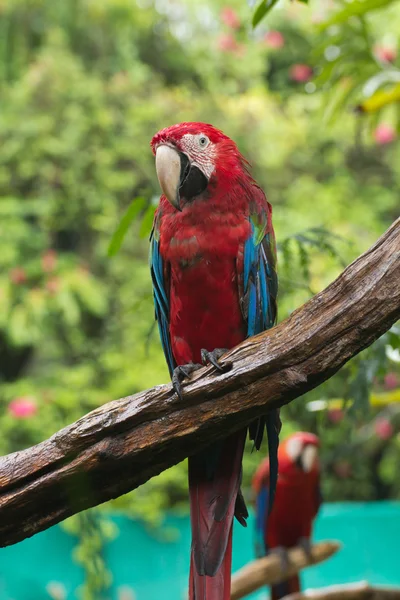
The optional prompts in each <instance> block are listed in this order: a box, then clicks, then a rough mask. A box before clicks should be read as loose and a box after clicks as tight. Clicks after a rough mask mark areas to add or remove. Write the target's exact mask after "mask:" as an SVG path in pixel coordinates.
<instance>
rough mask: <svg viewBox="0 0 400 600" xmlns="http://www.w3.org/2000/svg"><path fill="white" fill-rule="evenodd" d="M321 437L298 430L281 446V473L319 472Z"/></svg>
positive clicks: (279, 454)
mask: <svg viewBox="0 0 400 600" xmlns="http://www.w3.org/2000/svg"><path fill="white" fill-rule="evenodd" d="M318 449H319V439H318V437H317V436H316V435H314V434H313V433H307V432H305V431H297V432H296V433H293V434H292V435H290V436H289V437H287V438H286V439H285V440H284V441H283V442H282V443H281V445H280V446H279V451H278V461H279V473H281V474H282V475H284V474H289V473H290V474H291V475H295V474H301V475H302V476H304V475H307V474H315V473H318V472H319V456H318Z"/></svg>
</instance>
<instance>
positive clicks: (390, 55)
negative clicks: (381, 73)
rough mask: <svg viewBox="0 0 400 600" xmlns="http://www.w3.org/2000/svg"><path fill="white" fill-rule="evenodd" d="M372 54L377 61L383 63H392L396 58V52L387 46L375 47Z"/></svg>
mask: <svg viewBox="0 0 400 600" xmlns="http://www.w3.org/2000/svg"><path fill="white" fill-rule="evenodd" d="M374 54H375V56H376V58H377V59H378V60H380V61H381V62H384V63H392V62H394V61H395V60H396V58H397V52H396V50H395V49H394V48H390V47H389V46H380V45H376V46H375V47H374Z"/></svg>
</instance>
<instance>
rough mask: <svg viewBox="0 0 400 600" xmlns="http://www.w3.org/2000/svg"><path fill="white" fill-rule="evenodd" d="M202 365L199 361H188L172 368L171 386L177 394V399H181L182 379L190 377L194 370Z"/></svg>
mask: <svg viewBox="0 0 400 600" xmlns="http://www.w3.org/2000/svg"><path fill="white" fill-rule="evenodd" d="M202 366H203V365H200V364H199V363H188V364H187V365H180V366H179V367H176V369H174V372H173V373H172V387H173V388H174V390H175V392H176V393H177V394H178V397H179V400H182V397H183V394H182V381H183V380H184V379H186V378H187V377H190V375H191V374H192V373H194V371H197V370H198V369H201V368H202Z"/></svg>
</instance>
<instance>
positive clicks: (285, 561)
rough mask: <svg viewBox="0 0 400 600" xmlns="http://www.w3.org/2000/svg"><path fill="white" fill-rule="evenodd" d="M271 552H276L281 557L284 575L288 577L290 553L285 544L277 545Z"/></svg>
mask: <svg viewBox="0 0 400 600" xmlns="http://www.w3.org/2000/svg"><path fill="white" fill-rule="evenodd" d="M269 554H270V555H271V554H275V556H277V557H278V558H279V562H280V568H281V572H282V576H283V577H286V574H287V572H288V570H289V554H288V551H287V548H285V547H284V546H276V547H275V548H272V549H271V550H270V551H269Z"/></svg>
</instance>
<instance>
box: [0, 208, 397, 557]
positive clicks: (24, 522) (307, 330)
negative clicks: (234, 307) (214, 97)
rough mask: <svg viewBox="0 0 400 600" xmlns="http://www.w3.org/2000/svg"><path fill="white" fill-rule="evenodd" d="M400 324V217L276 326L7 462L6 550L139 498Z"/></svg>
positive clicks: (1, 462)
mask: <svg viewBox="0 0 400 600" xmlns="http://www.w3.org/2000/svg"><path fill="white" fill-rule="evenodd" d="M399 318H400V219H398V220H397V221H396V222H395V223H393V225H392V226H391V227H390V228H389V229H388V231H386V233H384V235H383V236H382V237H381V238H380V239H379V240H378V241H377V242H376V244H374V246H373V247H372V248H370V250H368V251H367V252H365V253H364V254H363V255H362V256H360V257H359V258H358V259H357V260H355V261H354V262H353V263H352V264H351V265H350V266H349V267H347V268H346V269H345V270H344V272H343V273H342V274H341V275H340V276H339V277H338V278H337V279H336V280H335V281H334V282H333V283H332V284H331V285H330V286H328V287H327V288H326V289H325V290H324V291H322V292H321V293H319V294H317V295H316V296H314V297H313V298H312V299H311V300H310V301H309V302H307V303H306V304H305V305H304V306H302V307H301V308H299V309H298V310H296V311H295V312H294V313H293V314H292V315H291V316H290V317H289V318H288V319H286V321H284V322H283V323H280V324H279V325H278V326H277V327H275V328H274V329H273V330H270V331H267V332H264V333H263V334H261V335H258V336H255V337H254V338H251V339H248V340H246V341H245V342H243V343H242V344H240V346H238V347H236V348H234V349H233V350H231V351H230V352H229V353H227V355H226V356H225V358H224V363H225V364H226V365H229V364H231V368H230V370H229V371H228V372H226V373H224V374H223V375H218V376H216V375H215V373H214V372H213V369H212V368H211V367H207V368H204V369H202V370H201V371H199V372H197V373H196V374H195V376H194V377H193V378H192V381H191V382H190V383H189V384H188V385H187V386H185V388H184V398H183V401H179V400H178V398H177V397H176V395H175V394H173V393H172V390H171V386H170V385H163V386H158V387H155V388H153V389H151V390H146V391H144V392H141V393H140V394H136V395H135V396H128V397H127V398H122V399H121V400H116V401H114V402H110V403H109V404H106V405H104V406H102V407H100V408H98V409H97V410H95V411H93V412H91V413H89V414H88V415H86V416H85V417H83V418H82V419H80V420H79V421H77V422H76V423H73V424H72V425H69V426H68V427H65V428H64V429H62V430H61V431H59V432H58V433H55V434H54V435H53V436H52V437H51V438H50V439H48V440H46V441H44V442H42V443H40V444H38V445H37V446H34V447H32V448H28V449H27V450H22V451H20V452H15V453H14V454H10V455H8V456H5V457H3V458H1V459H0V546H6V545H8V544H13V543H15V542H18V541H20V540H23V539H24V538H26V537H29V536H31V535H33V534H34V533H37V532H39V531H42V530H43V529H46V528H47V527H50V526H51V525H54V524H55V523H58V522H59V521H61V520H62V519H65V518H66V517H68V516H70V515H72V514H74V513H77V512H79V511H81V510H83V509H86V508H89V507H91V506H95V505H97V504H100V503H102V502H105V501H106V500H110V499H111V498H115V497H117V496H120V495H121V494H124V493H126V492H129V491H130V490H132V489H134V488H135V487H137V486H139V485H141V484H142V483H144V482H145V481H147V480H148V479H149V478H150V477H153V476H154V475H156V474H158V473H160V472H161V471H162V470H164V469H166V468H167V467H170V466H172V465H173V464H176V463H177V462H179V461H181V460H182V459H184V458H185V457H186V456H188V455H190V454H193V453H194V452H195V451H196V452H197V451H198V450H201V449H202V448H204V447H205V446H207V444H209V443H210V441H211V440H216V439H218V438H222V437H224V436H226V435H227V434H228V433H230V432H232V431H235V430H237V429H240V428H242V427H243V426H244V425H245V424H247V423H249V422H251V421H252V420H253V419H254V418H255V417H257V416H259V415H262V414H264V413H265V412H266V411H268V410H269V409H271V408H273V407H277V406H282V405H283V404H287V403H288V402H290V401H291V400H293V399H294V398H297V397H298V396H301V395H302V394H304V393H305V392H307V391H308V390H311V389H312V388H314V387H316V386H317V385H319V384H320V383H321V382H322V381H324V380H326V379H328V378H329V377H331V375H333V374H334V373H335V372H336V371H338V369H340V367H341V366H342V365H343V364H344V363H346V362H347V361H348V360H349V359H350V358H351V357H352V356H354V355H355V354H357V353H358V352H360V351H361V350H363V349H364V348H366V347H367V346H369V345H370V344H372V342H374V341H375V340H376V339H377V338H378V337H379V336H380V335H381V334H383V333H384V332H385V331H387V330H388V329H389V328H390V327H391V325H392V324H393V323H395V322H396V321H397V319H399Z"/></svg>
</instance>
